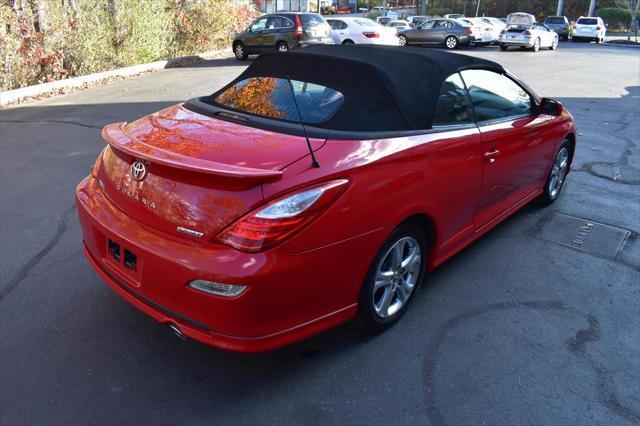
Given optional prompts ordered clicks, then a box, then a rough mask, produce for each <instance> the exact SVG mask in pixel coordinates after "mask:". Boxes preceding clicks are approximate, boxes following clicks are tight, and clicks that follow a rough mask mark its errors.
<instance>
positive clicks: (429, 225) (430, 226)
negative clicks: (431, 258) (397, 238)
mask: <svg viewBox="0 0 640 426" xmlns="http://www.w3.org/2000/svg"><path fill="white" fill-rule="evenodd" d="M405 223H413V224H415V225H416V226H418V227H419V228H420V229H421V230H422V231H424V236H425V239H426V241H427V247H428V248H429V249H430V251H431V252H433V249H434V248H435V247H436V241H437V239H436V226H435V221H434V220H433V218H432V217H431V216H430V215H428V214H427V213H424V212H422V213H414V214H412V215H410V216H408V217H406V218H405V219H404V220H402V221H401V222H400V223H399V224H398V226H400V225H402V224H405Z"/></svg>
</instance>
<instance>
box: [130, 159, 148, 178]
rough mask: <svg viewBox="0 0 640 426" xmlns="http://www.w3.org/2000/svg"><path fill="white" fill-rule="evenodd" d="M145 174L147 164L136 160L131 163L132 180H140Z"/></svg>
mask: <svg viewBox="0 0 640 426" xmlns="http://www.w3.org/2000/svg"><path fill="white" fill-rule="evenodd" d="M146 175H147V166H145V165H144V163H143V162H142V161H136V162H135V163H133V164H132V165H131V177H132V178H133V180H142V179H144V177H145V176H146Z"/></svg>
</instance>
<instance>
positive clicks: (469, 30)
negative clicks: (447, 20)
mask: <svg viewBox="0 0 640 426" xmlns="http://www.w3.org/2000/svg"><path fill="white" fill-rule="evenodd" d="M463 34H473V31H471V28H467V29H466V30H464V33H463Z"/></svg>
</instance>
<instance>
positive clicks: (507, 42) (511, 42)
mask: <svg viewBox="0 0 640 426" xmlns="http://www.w3.org/2000/svg"><path fill="white" fill-rule="evenodd" d="M534 41H535V39H534V38H533V37H532V38H531V39H529V40H526V39H500V40H499V41H498V43H499V44H501V45H504V46H520V47H533V43H534Z"/></svg>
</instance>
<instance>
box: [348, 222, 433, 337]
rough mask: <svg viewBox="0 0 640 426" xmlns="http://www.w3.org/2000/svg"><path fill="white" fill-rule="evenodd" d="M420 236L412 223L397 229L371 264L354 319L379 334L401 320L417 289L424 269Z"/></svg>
mask: <svg viewBox="0 0 640 426" xmlns="http://www.w3.org/2000/svg"><path fill="white" fill-rule="evenodd" d="M426 259H427V245H426V240H425V236H424V232H423V231H422V229H420V228H419V227H418V226H417V225H415V224H413V223H404V224H402V225H400V226H398V227H397V228H396V229H395V230H394V231H393V232H392V233H391V235H390V236H389V238H387V240H386V241H385V242H384V244H383V245H382V247H381V248H380V250H379V251H378V254H377V255H376V257H375V258H374V260H373V263H372V264H371V267H370V268H369V272H368V273H367V277H366V278H365V281H364V283H363V284H362V288H361V289H360V296H359V298H358V316H359V319H360V321H361V322H362V323H363V324H364V326H365V327H366V328H368V329H371V330H375V331H379V330H383V329H385V328H387V327H389V326H390V325H391V324H393V323H395V322H396V321H397V320H399V319H400V317H402V315H403V314H404V313H405V311H406V310H407V307H408V305H409V302H410V300H411V298H412V296H413V295H414V294H415V293H416V290H417V289H418V287H419V286H420V284H421V282H422V279H423V276H424V271H425V265H426Z"/></svg>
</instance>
